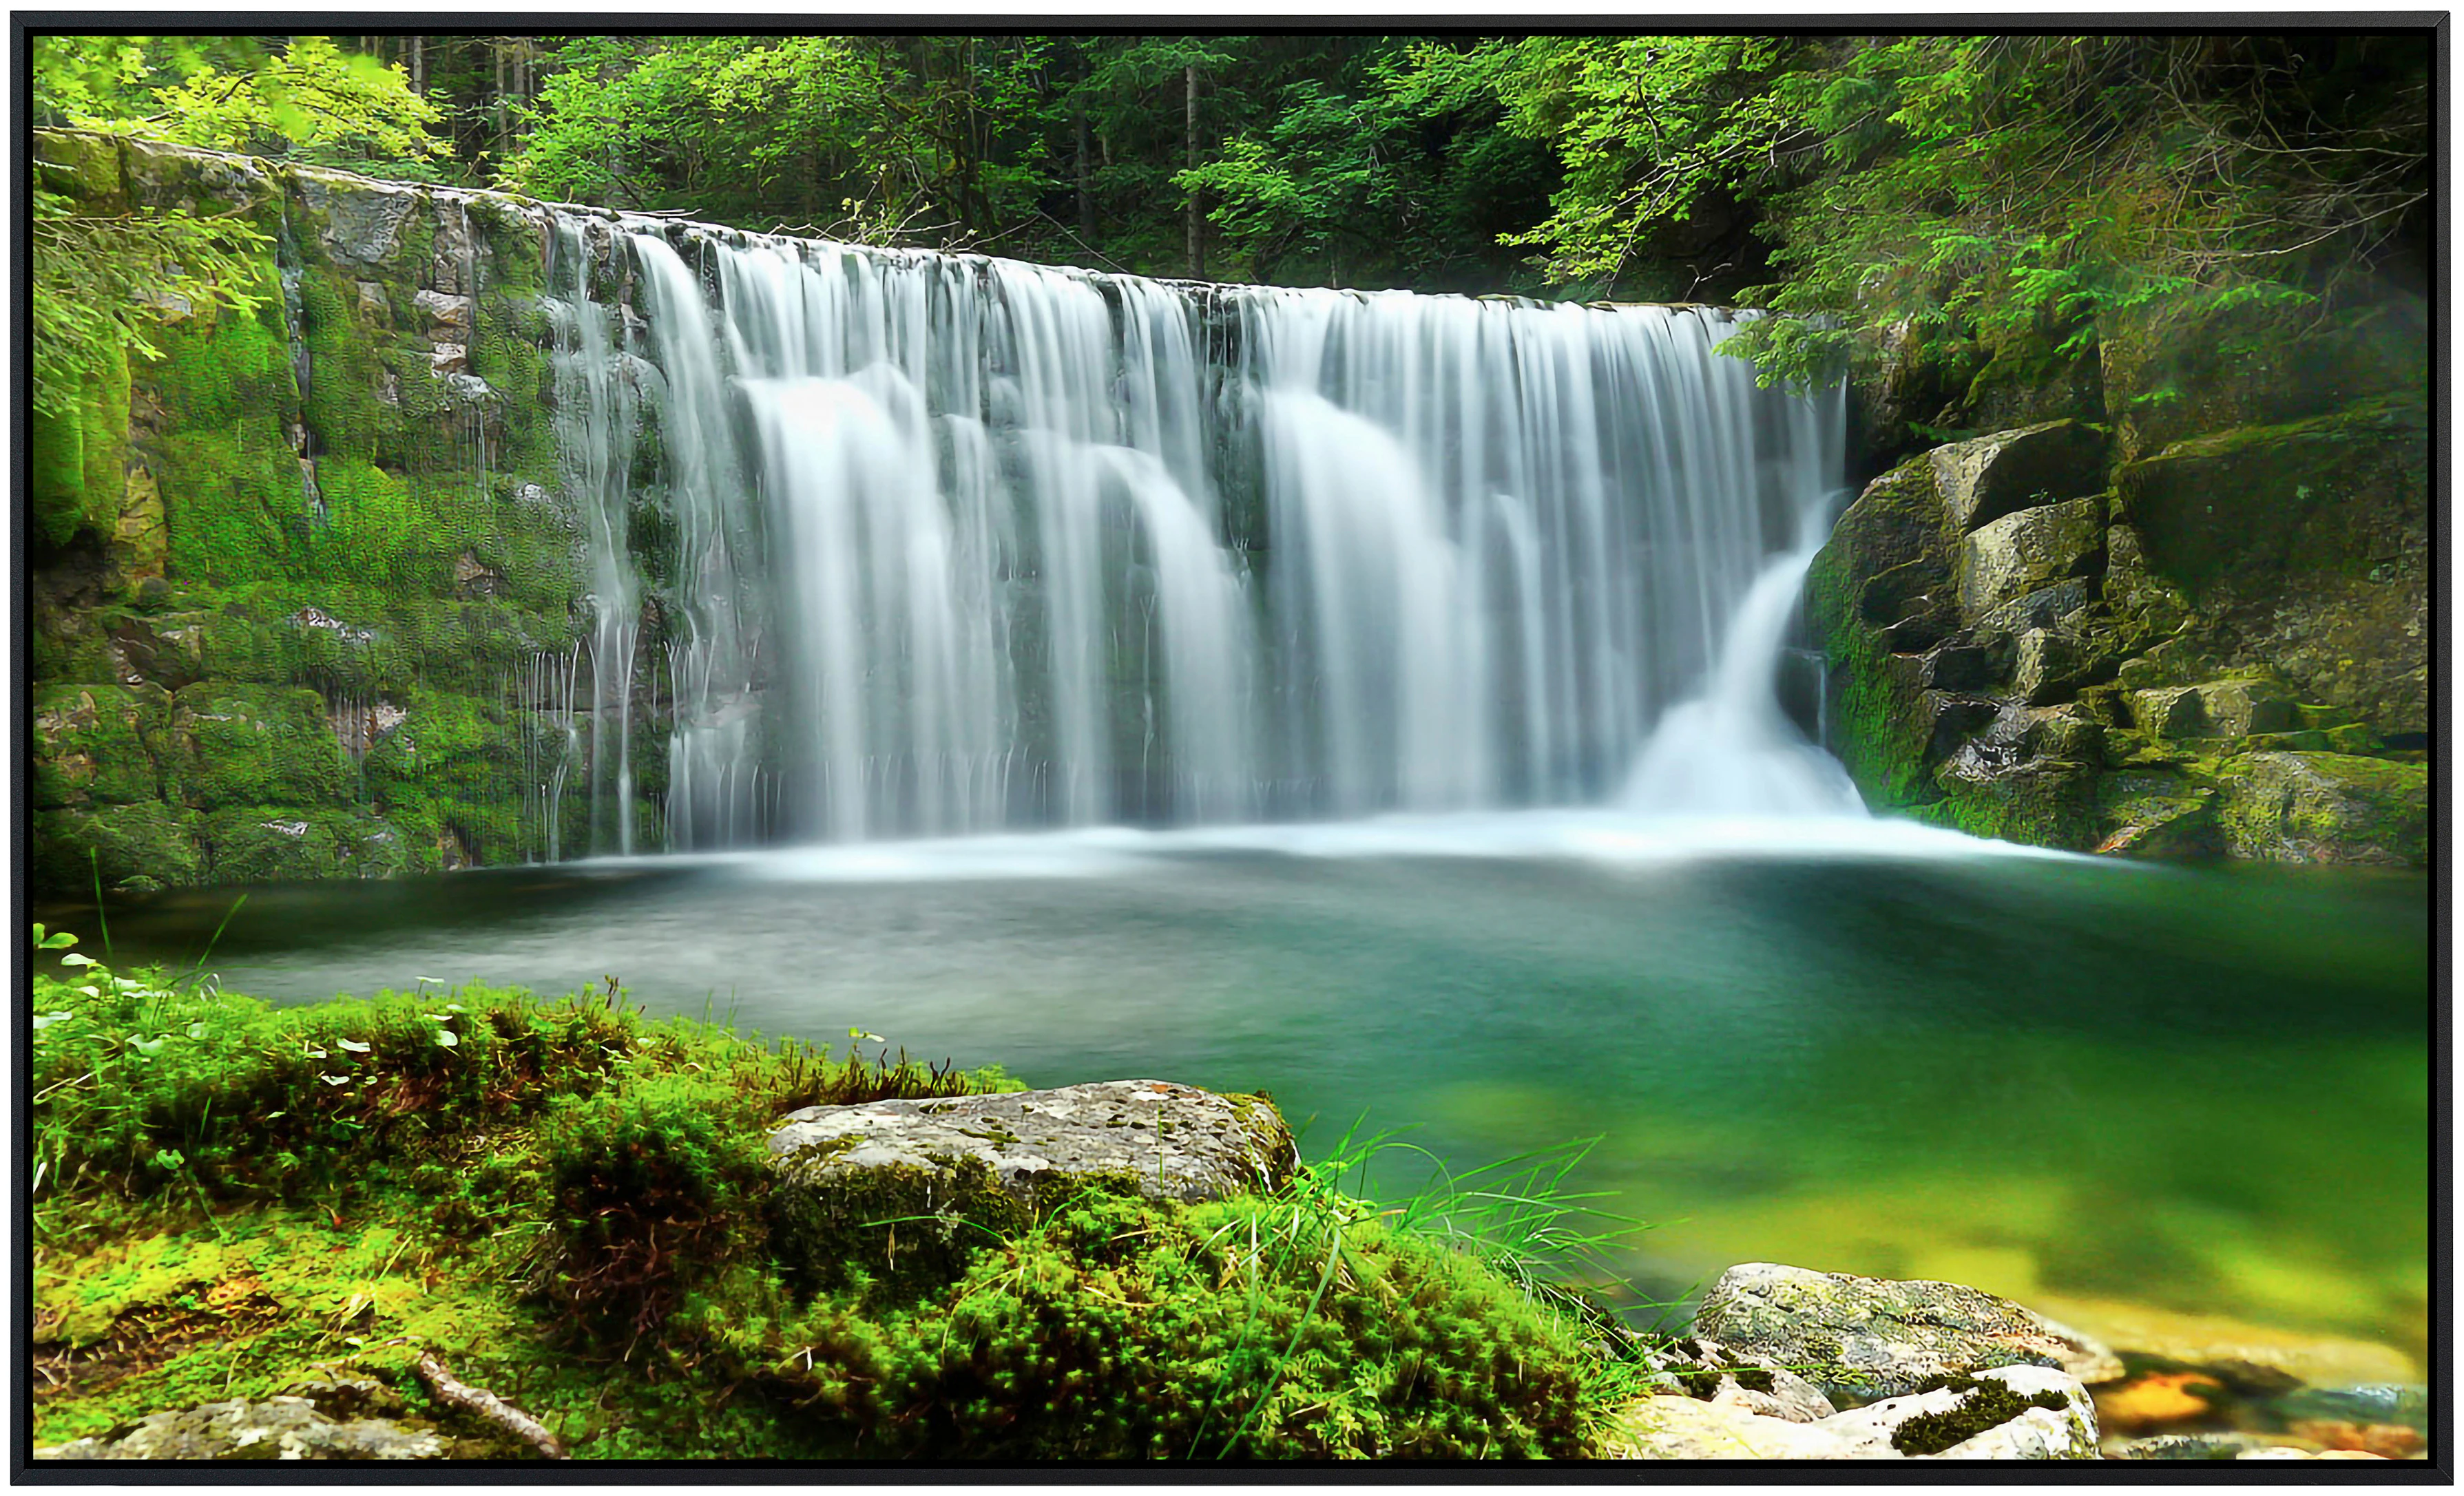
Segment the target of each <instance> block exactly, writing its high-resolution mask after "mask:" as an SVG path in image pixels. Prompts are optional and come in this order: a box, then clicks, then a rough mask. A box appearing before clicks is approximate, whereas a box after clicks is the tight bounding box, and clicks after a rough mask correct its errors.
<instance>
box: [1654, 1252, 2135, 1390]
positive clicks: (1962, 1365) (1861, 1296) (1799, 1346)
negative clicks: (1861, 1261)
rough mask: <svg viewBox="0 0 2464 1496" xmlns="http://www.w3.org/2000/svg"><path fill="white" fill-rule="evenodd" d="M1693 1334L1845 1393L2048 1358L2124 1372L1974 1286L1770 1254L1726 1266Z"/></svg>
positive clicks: (2072, 1336)
mask: <svg viewBox="0 0 2464 1496" xmlns="http://www.w3.org/2000/svg"><path fill="white" fill-rule="evenodd" d="M1694 1333H1695V1334H1696V1335H1697V1336H1699V1337H1701V1338H1703V1339H1705V1340H1714V1341H1717V1342H1718V1343H1719V1344H1720V1345H1721V1346H1722V1347H1724V1348H1726V1349H1727V1350H1730V1351H1735V1352H1739V1353H1745V1354H1749V1355H1755V1356H1761V1357H1765V1358H1769V1359H1771V1360H1773V1361H1776V1362H1777V1363H1778V1364H1780V1365H1783V1366H1787V1367H1790V1368H1792V1369H1793V1370H1794V1371H1795V1372H1796V1373H1797V1375H1800V1376H1803V1377H1804V1378H1805V1379H1806V1380H1807V1381H1810V1382H1812V1383H1813V1384H1814V1385H1815V1387H1817V1388H1819V1389H1821V1391H1822V1393H1823V1394H1824V1396H1826V1397H1830V1398H1832V1399H1833V1400H1834V1401H1840V1402H1844V1401H1859V1402H1870V1401H1873V1400H1876V1399H1878V1398H1882V1397H1902V1396H1905V1395H1907V1394H1910V1393H1914V1392H1916V1391H1918V1390H1919V1389H1921V1388H1923V1387H1924V1386H1925V1384H1926V1382H1927V1381H1928V1380H1930V1379H1932V1378H1936V1377H1941V1376H1973V1375H1976V1374H1977V1373H1978V1372H1980V1371H1983V1370H1985V1369H1986V1368H1988V1367H1996V1366H2046V1367H2055V1368H2057V1369H2059V1370H2061V1371H2063V1372H2065V1373H2067V1374H2068V1375H2072V1376H2075V1377H2077V1378H2078V1379H2079V1381H2081V1382H2084V1383H2086V1384H2088V1385H2091V1386H2093V1385H2095V1384H2097V1383H2099V1382H2105V1381H2112V1380H2115V1379H2117V1378H2119V1377H2120V1376H2121V1375H2123V1365H2122V1362H2121V1360H2120V1359H2119V1358H2118V1357H2116V1356H2115V1355H2114V1354H2113V1353H2112V1352H2110V1351H2108V1350H2106V1349H2105V1348H2104V1347H2103V1346H2101V1345H2099V1344H2098V1343H2096V1342H2095V1341H2093V1340H2090V1339H2088V1338H2087V1337H2086V1336H2084V1335H2081V1334H2079V1333H2078V1332H2077V1331H2072V1330H2069V1329H2066V1328H2064V1327H2063V1326H2060V1325H2057V1324H2055V1323H2054V1322H2052V1321H2050V1320H2048V1319H2046V1318H2044V1317H2043V1316H2042V1315H2039V1314H2037V1313H2035V1312H2034V1311H2033V1310H2030V1309H2026V1308H2024V1307H2022V1306H2020V1305H2017V1304H2014V1303H2013V1302H2012V1301H2010V1300H2009V1299H2005V1298H2002V1297H2000V1296H1998V1295H1995V1294H1991V1293H1987V1292H1985V1291H1984V1290H1982V1289H1980V1288H1971V1287H1967V1286H1965V1285H1962V1284H1956V1283H1935V1282H1929V1281H1925V1280H1907V1281H1902V1280H1896V1279H1887V1278H1862V1277H1858V1276H1856V1275H1853V1274H1849V1273H1825V1272H1815V1271H1812V1270H1810V1269H1807V1268H1803V1267H1789V1266H1783V1265H1779V1264H1776V1263H1745V1264H1741V1265H1738V1266H1735V1267H1731V1268H1729V1269H1728V1270H1727V1272H1725V1273H1723V1274H1721V1276H1720V1279H1719V1281H1718V1282H1717V1283H1715V1284H1713V1285H1712V1286H1711V1290H1710V1292H1709V1293H1707V1294H1705V1296H1704V1299H1703V1303H1702V1306H1701V1308H1699V1309H1696V1310H1695V1312H1694Z"/></svg>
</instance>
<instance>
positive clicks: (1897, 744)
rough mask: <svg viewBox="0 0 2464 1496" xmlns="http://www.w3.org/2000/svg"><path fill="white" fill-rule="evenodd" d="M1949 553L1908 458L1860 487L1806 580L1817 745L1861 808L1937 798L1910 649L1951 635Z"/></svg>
mask: <svg viewBox="0 0 2464 1496" xmlns="http://www.w3.org/2000/svg"><path fill="white" fill-rule="evenodd" d="M1957 544H1958V529H1957V526H1956V524H1955V523H1954V522H1953V520H1952V519H1951V517H1950V514H1949V511H1948V509H1947V507H1946V505H1945V503H1944V501H1943V497H1942V494H1941V490H1940V489H1939V487H1938V486H1937V482H1936V477H1935V473H1934V469H1933V465H1932V464H1931V462H1930V461H1928V460H1927V459H1926V458H1925V457H1923V456H1919V457H1916V458H1912V459H1910V460H1909V461H1907V462H1903V463H1902V464H1901V465H1900V466H1898V467H1897V468H1894V469H1892V470H1891V471H1890V472H1889V473H1884V474H1882V475H1881V477H1879V478H1876V479H1875V480H1874V481H1873V482H1872V483H1870V484H1868V485H1867V486H1866V488H1865V491H1864V492H1863V493H1862V494H1861V495H1859V496H1858V498H1857V501H1856V502H1855V503H1853V504H1851V505H1850V506H1849V507H1848V510H1847V512H1846V513H1845V514H1843V515H1841V516H1840V517H1839V520H1838V522H1837V524H1836V525H1835V526H1833V528H1832V533H1831V539H1830V541H1829V542H1828V543H1827V544H1825V545H1824V546H1823V548H1822V550H1821V551H1820V552H1819V553H1818V554H1817V555H1816V556H1815V559H1814V562H1813V565H1812V567H1811V568H1810V569H1809V570H1808V572H1807V574H1806V594H1805V595H1806V622H1807V627H1808V628H1809V631H1810V632H1811V634H1812V636H1813V638H1814V641H1815V644H1816V645H1817V646H1818V647H1819V648H1820V649H1822V650H1823V652H1824V655H1825V656H1826V658H1827V659H1828V661H1829V664H1830V670H1831V689H1830V690H1829V691H1827V692H1826V693H1825V703H1826V712H1827V714H1828V721H1827V722H1826V724H1825V725H1826V728H1827V737H1828V741H1829V742H1830V744H1831V747H1832V750H1833V752H1834V753H1836V754H1837V755H1838V757H1839V759H1840V762H1841V763H1842V764H1844V765H1845V766H1846V767H1847V770H1848V774H1849V777H1850V779H1852V780H1853V781H1855V782H1856V785H1857V788H1858V790H1859V792H1860V793H1861V794H1862V795H1863V796H1864V797H1865V801H1866V803H1868V804H1871V805H1876V806H1906V805H1913V804H1921V803H1925V802H1928V801H1931V800H1934V799H1937V798H1938V797H1939V793H1940V792H1939V791H1938V790H1936V789H1935V788H1934V786H1933V783H1932V779H1931V774H1930V763H1929V760H1928V757H1927V755H1928V749H1929V745H1930V742H1931V738H1932V721H1931V714H1930V713H1929V712H1928V711H1927V710H1926V709H1925V698H1924V693H1925V666H1924V663H1923V662H1922V661H1921V660H1920V659H1918V658H1916V656H1915V653H1914V650H1917V649H1925V648H1928V647H1930V646H1931V644H1933V643H1934V642H1936V641H1938V640H1940V639H1941V638H1942V637H1943V636H1944V635H1946V634H1947V633H1948V632H1950V631H1952V630H1953V629H1955V628H1956V627H1958V626H1959V618H1958V614H1957V605H1956V603H1955V601H1954V600H1953V597H1952V594H1951V590H1950V558H1951V556H1952V555H1953V554H1954V551H1955V549H1956V547H1957ZM1902 645H1906V646H1910V647H1912V648H1911V649H1899V648H1895V647H1896V646H1902Z"/></svg>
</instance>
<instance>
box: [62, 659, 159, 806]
mask: <svg viewBox="0 0 2464 1496" xmlns="http://www.w3.org/2000/svg"><path fill="white" fill-rule="evenodd" d="M168 705H169V703H168V701H167V699H166V698H165V696H164V694H163V693H162V692H160V691H143V690H131V689H129V688H128V687H125V686H118V685H97V686H59V685H52V686H37V687H35V688H34V716H33V730H34V731H33V776H32V789H33V803H34V805H35V807H36V808H38V809H45V810H49V809H56V808H59V807H62V806H69V805H80V806H81V805H87V804H94V803H103V804H115V803H117V804H133V803H141V802H144V801H151V800H156V799H159V798H160V797H161V794H162V785H161V782H160V780H159V778H158V775H157V771H156V769H155V763H154V745H155V744H156V743H157V742H159V741H160V740H161V739H162V737H163V734H164V732H165V728H166V727H167V725H168V717H169V712H168Z"/></svg>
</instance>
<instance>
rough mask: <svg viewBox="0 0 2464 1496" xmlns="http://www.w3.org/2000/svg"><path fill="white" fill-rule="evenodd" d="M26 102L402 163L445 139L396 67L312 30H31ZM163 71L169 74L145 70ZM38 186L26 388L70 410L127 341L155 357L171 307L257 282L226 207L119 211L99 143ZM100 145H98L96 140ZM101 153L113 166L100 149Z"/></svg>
mask: <svg viewBox="0 0 2464 1496" xmlns="http://www.w3.org/2000/svg"><path fill="white" fill-rule="evenodd" d="M165 76H167V77H169V78H170V81H168V82H163V83H155V82H154V79H156V78H157V77H165ZM33 105H34V109H35V113H36V115H37V116H38V118H40V119H41V120H42V121H44V122H46V123H52V124H70V125H75V126H77V127H78V128H81V129H90V130H99V131H105V132H109V133H112V134H120V135H131V136H140V137H144V138H147V139H153V140H165V141H174V142H179V143H185V144H191V145H207V146H212V147H215V148H218V149H224V150H241V151H251V152H255V153H258V154H263V155H287V156H292V157H296V158H297V159H300V160H307V161H319V162H325V163H328V164H334V165H370V164H372V163H381V164H383V165H382V169H385V171H387V172H388V173H389V174H392V175H397V176H399V175H403V174H405V172H406V170H412V169H415V168H416V167H417V165H419V164H420V163H423V162H426V161H429V160H430V159H432V158H433V157H435V156H436V155H437V154H439V153H440V152H441V151H442V150H443V149H444V146H443V144H442V143H439V142H437V141H435V140H434V139H432V138H431V137H429V135H428V133H427V127H428V126H429V125H430V124H433V123H436V122H437V121H439V119H440V118H441V116H440V115H439V113H438V111H437V110H436V108H435V107H434V106H433V105H432V104H430V103H429V102H428V101H427V100H425V99H421V98H419V97H418V96H417V95H414V94H412V93H411V92H410V91H409V88H408V86H407V78H406V77H404V75H403V74H402V72H401V70H400V69H398V68H394V69H387V68H385V67H382V66H379V65H378V64H376V63H375V62H374V61H373V60H371V59H368V58H365V57H357V56H351V55H345V54H343V53H341V51H339V50H338V49H337V48H336V47H335V46H334V45H333V43H332V42H331V41H330V40H329V39H327V38H325V37H320V36H299V37H294V38H292V39H291V41H290V42H289V44H288V45H286V46H283V47H280V48H279V49H275V50H271V51H269V50H267V49H266V48H265V47H264V46H263V44H261V43H259V42H256V41H254V40H253V39H251V38H221V39H209V38H185V37H145V36H129V37H99V36H61V35H37V36H35V37H33ZM74 149H75V150H77V151H80V152H83V153H86V154H87V155H88V156H89V158H90V159H88V160H86V161H82V162H72V163H68V164H65V165H63V164H58V163H55V164H54V165H51V166H50V167H49V168H48V169H46V170H44V171H43V172H42V173H41V175H40V177H39V178H38V180H37V181H36V183H35V185H34V193H33V249H34V259H33V276H32V277H31V280H32V284H33V313H34V315H33V335H34V336H33V345H34V381H33V400H34V408H35V411H36V413H37V415H38V416H39V417H41V418H44V419H46V420H62V419H70V418H73V416H74V412H75V409H76V407H77V400H78V392H79V390H80V389H82V388H83V387H85V386H86V385H88V384H89V383H91V382H92V381H94V380H96V379H97V378H99V377H101V376H102V375H104V374H105V373H107V372H108V370H109V369H110V368H111V367H112V363H113V361H114V360H120V361H123V362H124V360H125V359H126V358H128V357H129V356H132V355H133V356H136V357H138V358H142V359H152V358H155V357H157V356H158V350H157V348H156V345H155V341H154V337H155V332H154V330H155V328H156V327H157V326H158V325H159V323H160V322H161V321H162V320H163V319H165V316H166V315H168V316H172V317H194V318H198V319H203V320H204V321H206V322H208V323H209V324H210V323H211V322H213V321H214V320H215V319H217V318H218V317H219V316H220V315H221V314H222V313H224V312H233V313H243V314H244V313H248V312H252V311H254V310H255V309H257V308H258V307H259V306H260V305H262V304H263V303H264V301H265V298H266V297H267V295H268V292H267V289H266V287H265V285H264V280H265V275H264V274H263V270H262V269H261V267H262V265H263V262H264V261H266V260H268V259H270V256H271V250H272V240H271V239H270V238H269V237H268V235H267V234H266V233H265V232H264V231H262V230H261V229H259V228H258V227H256V226H254V225H252V224H251V223H249V222H247V221H246V219H245V218H244V217H243V216H242V215H241V214H240V213H237V212H223V213H213V214H199V213H195V212H191V211H186V210H181V209H167V208H154V209H143V210H130V209H127V208H126V207H125V206H124V200H123V199H122V198H121V193H120V183H119V180H118V178H119V168H118V162H117V157H116V155H115V154H112V152H113V147H112V145H111V144H110V143H84V144H81V145H78V146H76V147H74ZM96 153H100V154H96ZM106 160H108V162H109V165H108V166H107V167H105V166H104V165H103V163H104V162H105V161H106Z"/></svg>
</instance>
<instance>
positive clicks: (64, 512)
mask: <svg viewBox="0 0 2464 1496" xmlns="http://www.w3.org/2000/svg"><path fill="white" fill-rule="evenodd" d="M66 403H67V405H68V407H69V408H68V410H67V412H65V413H62V414H57V415H54V414H47V413H45V412H44V411H42V410H40V409H36V410H33V411H32V412H31V413H30V416H29V420H28V423H27V431H26V478H27V498H28V501H29V504H30V508H31V518H32V519H33V537H34V539H37V540H38V541H40V542H42V543H44V544H46V545H51V546H61V545H66V544H68V543H69V541H70V540H71V539H73V538H74V537H76V536H77V533H78V532H79V531H89V532H92V533H93V534H95V535H97V536H99V537H103V538H109V537H111V536H112V535H114V534H115V533H116V531H117V530H118V529H119V526H120V522H121V510H122V509H123V508H124V507H126V499H127V486H128V477H127V466H128V421H129V367H128V355H127V352H126V351H125V350H124V349H122V348H121V346H120V345H119V343H118V342H117V341H113V342H111V343H109V344H108V345H107V346H106V347H105V349H104V350H103V351H102V352H101V353H100V355H99V356H98V357H97V358H96V359H95V361H94V362H93V363H91V364H89V365H87V366H84V367H82V368H80V369H79V370H78V371H77V388H76V389H74V390H72V391H69V392H67V402H66ZM160 514H161V512H160V509H159V507H158V508H157V509H156V511H155V517H156V520H157V524H158V526H159V521H160ZM152 539H153V544H154V547H155V553H154V555H155V559H154V566H153V571H154V573H155V574H157V575H159V574H160V571H161V561H160V544H161V540H160V537H159V535H158V536H155V537H153V538H152Z"/></svg>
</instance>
